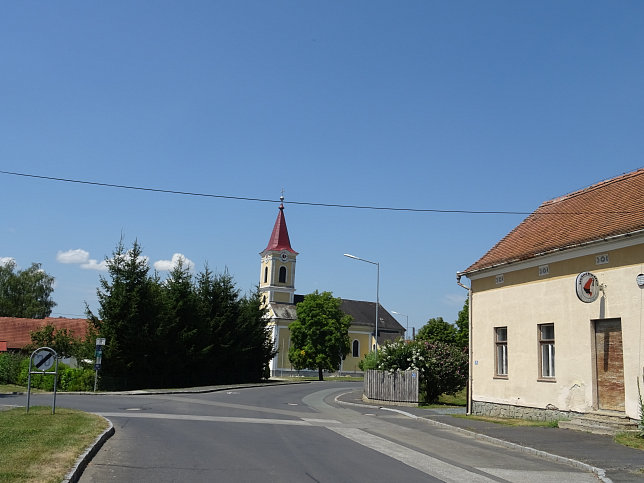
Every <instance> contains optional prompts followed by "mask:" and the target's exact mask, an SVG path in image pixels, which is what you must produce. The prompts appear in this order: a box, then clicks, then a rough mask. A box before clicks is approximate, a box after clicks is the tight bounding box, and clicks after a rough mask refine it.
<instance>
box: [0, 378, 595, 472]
mask: <svg viewBox="0 0 644 483" xmlns="http://www.w3.org/2000/svg"><path fill="white" fill-rule="evenodd" d="M358 385H359V383H358ZM355 387H357V385H356V384H353V383H346V382H338V383H334V382H332V381H325V382H313V383H310V384H295V385H281V386H268V387H255V388H244V389H231V390H225V391H217V392H209V393H192V394H140V395H67V394H60V393H59V394H58V397H57V406H58V407H70V408H77V409H82V410H85V411H90V412H95V413H99V414H102V415H104V416H105V417H107V418H108V419H110V420H111V421H112V423H113V424H114V427H115V430H116V433H115V435H114V436H113V437H112V438H110V439H109V440H108V441H107V442H106V443H105V445H104V446H103V448H102V449H101V450H100V451H99V452H98V454H97V455H96V456H95V457H94V459H93V460H92V461H91V463H90V464H89V465H88V467H87V468H86V469H85V472H84V473H83V475H82V477H81V480H80V481H81V482H107V481H118V482H134V481H136V482H155V483H161V482H175V481H176V482H179V481H181V482H184V481H191V482H201V481H208V482H213V481H225V482H228V481H230V482H251V481H252V482H257V481H261V482H307V481H311V482H334V483H335V482H398V481H405V482H416V481H418V482H420V481H422V482H431V481H446V482H459V483H460V482H490V481H513V482H533V481H534V482H537V481H538V482H548V481H552V482H596V481H597V479H596V478H595V476H594V475H592V474H590V473H586V472H583V471H580V470H578V469H575V468H572V467H570V466H567V465H565V464H558V463H554V462H552V461H548V460H544V459H540V458H538V457H535V456H532V455H528V454H524V453H520V452H517V451H515V450H512V449H507V448H504V447H501V446H496V445H494V444H492V443H489V442H486V441H480V440H477V439H475V438H472V437H470V436H466V435H463V434H460V433H457V432H454V431H451V430H449V429H446V428H437V427H434V426H432V425H428V424H423V423H422V422H419V421H418V420H415V419H411V418H409V417H407V416H406V415H405V414H404V413H402V412H396V411H391V410H385V409H379V408H374V407H368V406H358V405H355V406H347V405H340V404H338V403H337V402H336V400H335V396H337V395H339V394H341V393H343V392H347V391H350V390H352V389H355ZM24 398H25V396H15V401H16V402H15V403H14V402H12V401H11V400H9V399H8V398H3V403H4V404H12V403H13V404H21V399H24ZM22 404H24V402H22ZM31 404H32V405H50V404H51V395H39V394H38V395H33V394H32V400H31Z"/></svg>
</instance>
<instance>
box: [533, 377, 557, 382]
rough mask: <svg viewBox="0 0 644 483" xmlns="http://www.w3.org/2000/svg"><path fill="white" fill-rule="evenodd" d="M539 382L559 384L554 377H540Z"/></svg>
mask: <svg viewBox="0 0 644 483" xmlns="http://www.w3.org/2000/svg"><path fill="white" fill-rule="evenodd" d="M537 382H557V379H555V378H554V377H540V378H538V379H537Z"/></svg>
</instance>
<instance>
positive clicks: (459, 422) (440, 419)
mask: <svg viewBox="0 0 644 483" xmlns="http://www.w3.org/2000/svg"><path fill="white" fill-rule="evenodd" d="M337 401H338V402H340V403H343V404H349V405H360V406H364V407H369V406H376V407H381V408H383V409H390V410H391V409H395V410H397V411H399V412H403V413H407V414H408V415H409V416H410V417H415V418H418V420H419V421H421V422H423V423H425V424H433V425H440V426H444V425H447V426H450V427H451V428H452V429H453V430H454V431H464V432H468V433H469V434H472V433H474V434H475V437H477V438H480V439H486V440H490V441H493V442H495V443H499V444H503V445H504V446H508V447H514V448H516V449H518V450H520V451H524V452H529V453H532V454H535V455H538V456H540V457H543V458H547V459H552V460H553V461H559V462H566V463H568V464H570V465H572V466H576V467H578V468H584V469H587V470H589V471H593V472H594V473H595V474H597V476H598V477H599V478H600V479H601V480H603V481H613V482H622V481H624V482H628V481H633V482H644V451H640V450H636V449H633V448H628V447H625V446H622V445H620V444H617V443H615V442H614V441H613V438H612V437H611V436H603V435H597V434H591V433H584V432H580V431H574V430H571V429H560V428H542V427H530V426H505V425H503V424H496V423H489V422H485V421H476V420H473V419H468V418H455V417H453V416H452V415H450V414H448V412H450V411H445V410H443V409H423V408H418V407H407V406H389V405H387V406H380V405H377V404H371V403H365V402H363V401H362V391H361V390H356V391H351V392H348V393H345V394H343V395H341V396H340V397H339V398H337ZM451 412H452V413H453V412H454V411H451ZM456 412H460V413H464V410H460V411H456ZM638 470H642V471H638Z"/></svg>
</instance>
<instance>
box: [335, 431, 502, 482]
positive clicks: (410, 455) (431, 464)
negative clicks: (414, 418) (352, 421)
mask: <svg viewBox="0 0 644 483" xmlns="http://www.w3.org/2000/svg"><path fill="white" fill-rule="evenodd" d="M328 429H330V430H331V431H334V432H336V433H337V434H339V435H341V436H344V437H345V438H347V439H350V440H352V441H355V442H356V443H358V444H361V445H363V446H366V447H367V448H371V449H373V450H375V451H378V452H379V453H382V454H385V455H387V456H389V457H391V458H394V459H396V460H398V461H400V462H401V463H404V464H406V465H407V466H411V467H412V468H416V469H417V470H420V471H422V472H423V473H425V474H428V475H431V476H434V477H436V478H438V479H440V480H443V481H445V482H447V483H452V482H453V483H462V482H464V481H467V482H468V483H470V482H489V481H495V480H493V479H490V478H487V477H485V476H483V475H480V474H478V473H474V472H472V471H468V470H466V469H463V468H460V467H458V466H453V465H451V464H449V463H445V462H444V461H441V460H439V459H437V458H433V457H431V456H428V455H426V454H424V453H420V452H418V451H415V450H413V449H410V448H406V447H405V446H402V445H400V444H398V443H394V442H392V441H388V440H386V439H384V438H381V437H379V436H375V435H373V434H369V433H367V432H366V431H363V430H361V429H355V428H338V427H328Z"/></svg>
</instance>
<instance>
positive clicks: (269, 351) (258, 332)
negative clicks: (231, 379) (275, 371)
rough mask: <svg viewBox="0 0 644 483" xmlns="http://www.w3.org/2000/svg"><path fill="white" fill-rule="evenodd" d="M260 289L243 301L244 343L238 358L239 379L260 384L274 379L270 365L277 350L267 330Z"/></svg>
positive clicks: (241, 326) (240, 333) (240, 320)
mask: <svg viewBox="0 0 644 483" xmlns="http://www.w3.org/2000/svg"><path fill="white" fill-rule="evenodd" d="M261 300H262V299H261V294H260V292H259V288H256V289H255V291H254V292H253V293H251V294H249V295H247V296H246V297H243V298H242V299H241V300H240V311H239V318H238V320H237V336H238V339H239V340H240V341H242V342H243V346H242V347H241V350H240V351H239V352H238V355H237V357H236V361H237V372H238V377H239V378H242V379H244V380H246V381H248V382H257V381H260V380H261V379H264V378H268V377H269V376H270V369H269V363H270V361H271V359H272V358H273V357H274V356H275V354H276V352H277V351H276V350H275V347H274V344H273V341H272V340H271V331H270V330H269V329H268V327H267V326H266V310H265V309H264V308H262V302H261Z"/></svg>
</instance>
